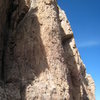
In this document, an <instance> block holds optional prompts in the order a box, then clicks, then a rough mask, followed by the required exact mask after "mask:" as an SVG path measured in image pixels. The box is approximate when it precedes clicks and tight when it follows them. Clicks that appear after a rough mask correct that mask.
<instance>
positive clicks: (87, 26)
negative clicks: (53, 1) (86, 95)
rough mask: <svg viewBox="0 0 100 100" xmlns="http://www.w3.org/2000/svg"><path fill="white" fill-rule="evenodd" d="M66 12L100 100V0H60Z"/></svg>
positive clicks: (59, 2)
mask: <svg viewBox="0 0 100 100" xmlns="http://www.w3.org/2000/svg"><path fill="white" fill-rule="evenodd" d="M58 4H59V5H60V7H61V8H62V9H63V10H64V11H65V12H66V14H67V18H68V19H69V22H70V24H71V27H72V30H73V32H74V37H75V40H76V45H77V47H78V50H79V52H80V55H81V58H82V60H83V62H84V64H85V65H86V69H87V73H89V74H91V76H92V77H93V79H94V81H95V85H96V100H100V0H58Z"/></svg>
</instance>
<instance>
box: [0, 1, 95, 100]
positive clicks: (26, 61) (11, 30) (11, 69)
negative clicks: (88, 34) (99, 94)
mask: <svg viewBox="0 0 100 100" xmlns="http://www.w3.org/2000/svg"><path fill="white" fill-rule="evenodd" d="M94 92H95V85H94V81H93V79H92V78H91V76H90V75H88V74H86V69H85V66H84V64H83V62H82V60H81V58H80V55H79V52H78V49H77V48H76V45H75V40H74V36H73V32H72V30H71V27H70V24H69V22H68V19H67V17H66V15H65V13H64V11H62V10H61V9H60V7H58V6H57V2H56V0H0V100H95V94H94Z"/></svg>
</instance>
